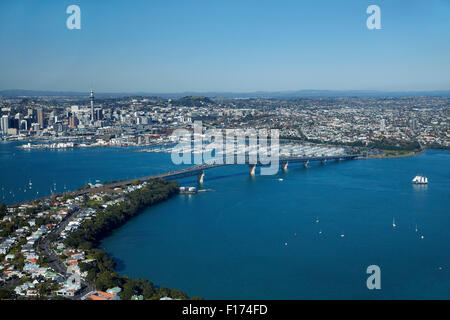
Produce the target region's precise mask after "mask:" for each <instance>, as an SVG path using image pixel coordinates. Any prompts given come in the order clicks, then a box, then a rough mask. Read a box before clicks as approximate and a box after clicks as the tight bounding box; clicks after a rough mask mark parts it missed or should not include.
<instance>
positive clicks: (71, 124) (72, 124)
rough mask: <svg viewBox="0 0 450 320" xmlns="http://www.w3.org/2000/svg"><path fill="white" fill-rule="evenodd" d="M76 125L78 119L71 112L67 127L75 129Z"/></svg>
mask: <svg viewBox="0 0 450 320" xmlns="http://www.w3.org/2000/svg"><path fill="white" fill-rule="evenodd" d="M77 126H78V119H77V117H76V116H75V114H72V115H71V116H70V118H69V127H70V128H72V129H76V128H77Z"/></svg>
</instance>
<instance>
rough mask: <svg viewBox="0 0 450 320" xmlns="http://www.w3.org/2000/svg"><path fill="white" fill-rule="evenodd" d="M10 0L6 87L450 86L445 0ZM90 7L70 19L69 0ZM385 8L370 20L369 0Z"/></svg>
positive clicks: (0, 18)
mask: <svg viewBox="0 0 450 320" xmlns="http://www.w3.org/2000/svg"><path fill="white" fill-rule="evenodd" d="M113 3H114V5H111V3H110V2H108V3H107V2H102V1H96V2H95V3H92V2H87V1H75V2H74V3H71V2H65V3H59V4H57V3H53V2H50V1H41V2H39V5H36V4H34V3H33V2H32V1H15V2H7V3H2V4H1V7H2V10H1V11H0V41H1V42H2V43H4V44H6V46H5V50H4V51H3V52H2V56H3V59H1V62H0V68H1V69H2V71H3V72H2V73H3V74H2V77H1V78H0V90H10V89H29V90H50V89H51V90H55V91H78V92H83V91H89V90H90V89H91V88H96V91H98V92H111V93H116V92H158V93H173V92H186V91H192V92H257V91H295V90H377V91H434V90H448V89H449V88H450V72H449V71H450V62H449V60H448V58H447V57H448V52H450V44H449V42H448V41H447V40H448V39H449V38H450V31H449V30H450V28H449V26H450V22H449V21H448V19H446V17H447V16H448V14H449V12H450V4H449V3H448V2H447V1H442V0H435V1H428V2H426V3H423V2H420V1H412V2H411V1H408V2H407V1H398V2H395V3H391V2H389V1H377V2H376V3H372V2H369V1H347V2H345V3H334V2H333V1H319V2H314V3H311V2H309V3H308V2H298V1H284V2H282V3H279V2H277V3H275V2H269V1H266V2H258V4H256V3H255V2H253V1H247V2H245V3H238V2H235V1H228V2H222V3H209V2H202V3H198V4H196V5H195V6H193V5H190V4H188V3H183V2H177V1H166V2H152V3H147V2H142V1H136V2H134V3H133V6H130V5H129V4H127V3H126V2H124V1H114V2H113ZM71 4H76V5H78V6H79V7H80V8H81V21H82V22H81V29H80V30H69V29H67V27H66V20H67V18H68V17H69V15H68V14H67V13H66V8H67V7H68V6H69V5H71ZM371 4H376V5H378V6H379V7H380V8H381V29H380V30H369V29H368V28H367V26H366V20H367V18H368V17H369V14H367V13H366V9H367V7H368V6H369V5H371Z"/></svg>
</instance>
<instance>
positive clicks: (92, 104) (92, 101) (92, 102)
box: [90, 90, 94, 122]
mask: <svg viewBox="0 0 450 320" xmlns="http://www.w3.org/2000/svg"><path fill="white" fill-rule="evenodd" d="M90 100H91V121H92V122H94V91H92V90H91V96H90Z"/></svg>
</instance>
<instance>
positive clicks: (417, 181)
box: [412, 176, 428, 184]
mask: <svg viewBox="0 0 450 320" xmlns="http://www.w3.org/2000/svg"><path fill="white" fill-rule="evenodd" d="M412 182H413V183H414V184H428V178H427V177H424V176H415V177H414V179H412Z"/></svg>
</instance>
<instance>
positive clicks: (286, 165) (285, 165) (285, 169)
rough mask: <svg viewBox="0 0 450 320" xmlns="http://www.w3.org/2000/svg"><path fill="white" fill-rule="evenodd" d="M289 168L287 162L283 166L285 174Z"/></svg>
mask: <svg viewBox="0 0 450 320" xmlns="http://www.w3.org/2000/svg"><path fill="white" fill-rule="evenodd" d="M287 167H288V162H287V161H286V162H285V163H283V164H281V169H283V171H284V172H286V171H287Z"/></svg>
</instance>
